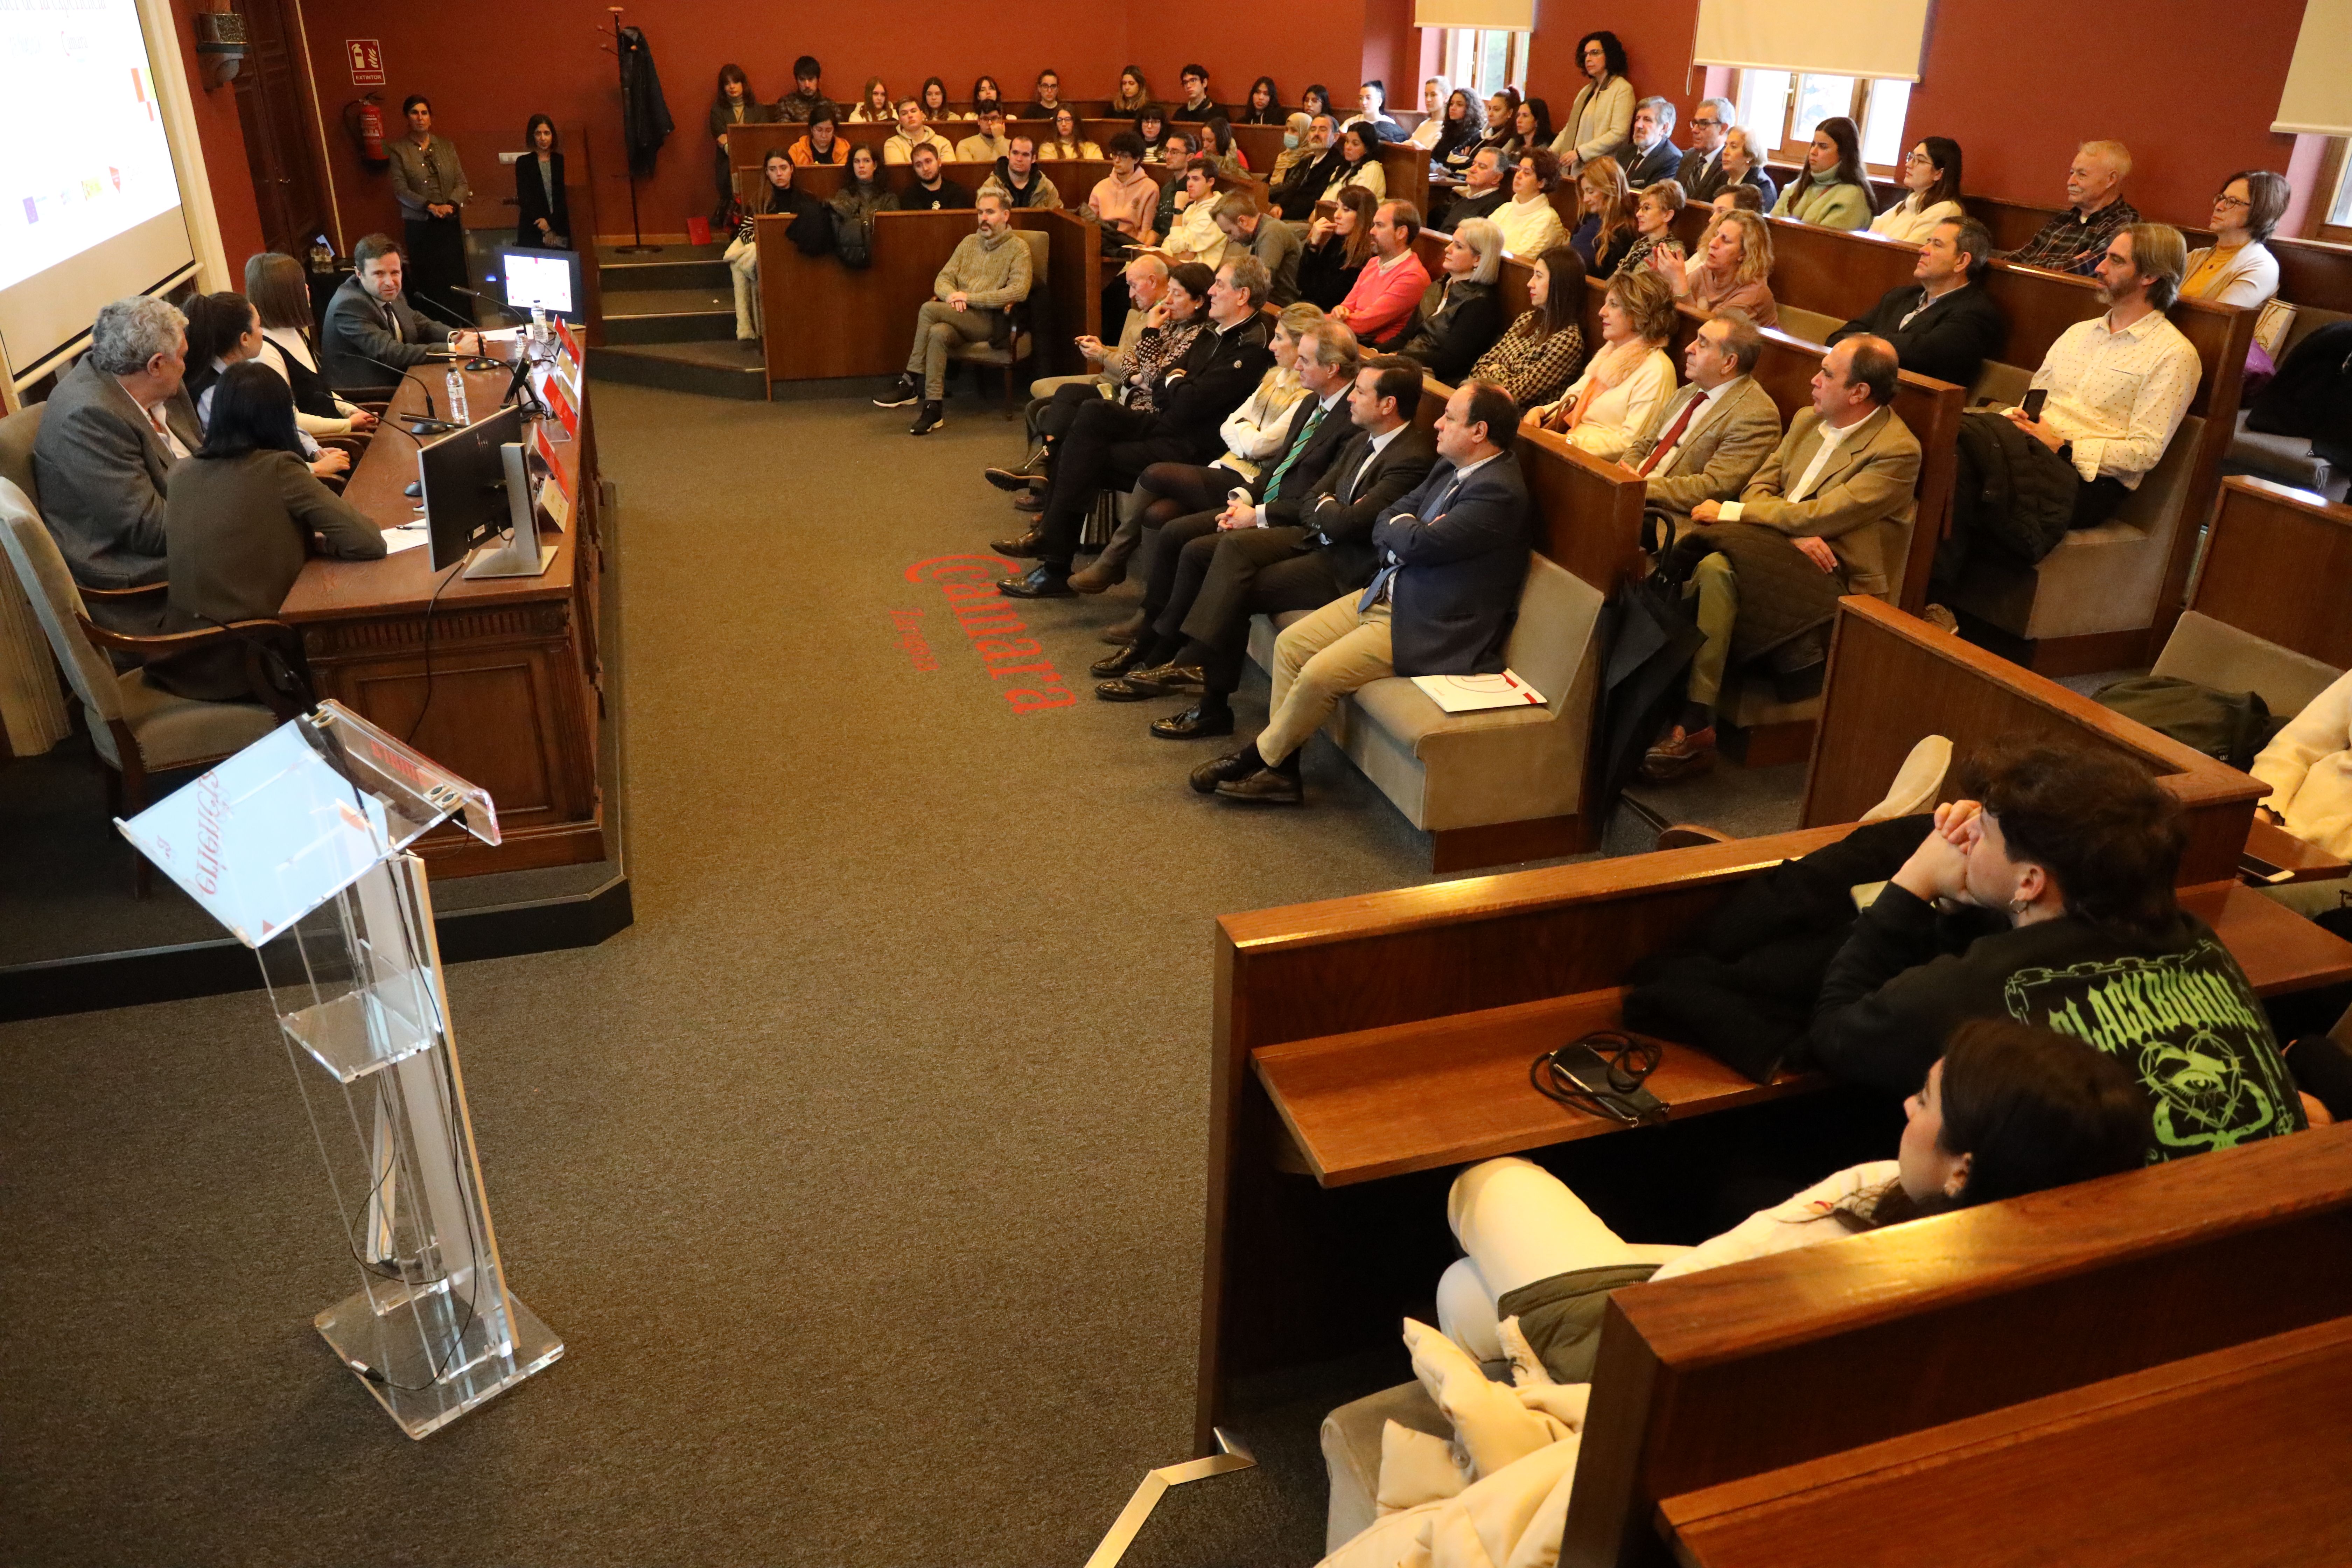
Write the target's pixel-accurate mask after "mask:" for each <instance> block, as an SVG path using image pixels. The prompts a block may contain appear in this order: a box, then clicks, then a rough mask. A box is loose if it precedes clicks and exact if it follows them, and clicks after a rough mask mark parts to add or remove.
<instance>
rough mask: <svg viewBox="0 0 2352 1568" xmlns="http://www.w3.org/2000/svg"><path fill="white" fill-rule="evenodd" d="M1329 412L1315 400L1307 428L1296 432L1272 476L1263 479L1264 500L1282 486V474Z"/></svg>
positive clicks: (1271, 496)
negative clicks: (1293, 439)
mask: <svg viewBox="0 0 2352 1568" xmlns="http://www.w3.org/2000/svg"><path fill="white" fill-rule="evenodd" d="M1329 412H1331V410H1330V409H1329V407H1328V406H1327V405H1325V404H1324V402H1323V400H1322V399H1321V398H1317V399H1316V400H1315V412H1314V413H1312V414H1309V415H1308V416H1307V428H1305V429H1304V430H1301V431H1300V432H1299V433H1298V439H1297V440H1296V441H1293V442H1292V443H1291V444H1290V450H1289V451H1287V452H1285V453H1284V454H1283V455H1282V461H1281V463H1280V464H1278V465H1277V466H1276V468H1275V470H1274V477H1273V478H1272V479H1268V480H1266V481H1265V490H1264V491H1263V492H1262V493H1263V494H1264V495H1265V499H1266V500H1273V499H1274V492H1275V491H1276V490H1278V489H1281V488H1282V476H1283V475H1285V474H1286V473H1288V472H1290V465H1291V464H1293V463H1295V462H1297V461H1298V458H1299V455H1300V454H1301V453H1303V452H1305V451H1306V450H1307V443H1308V442H1309V441H1312V440H1313V439H1314V438H1315V426H1318V425H1320V424H1322V423H1323V416H1325V415H1326V414H1328V413H1329Z"/></svg>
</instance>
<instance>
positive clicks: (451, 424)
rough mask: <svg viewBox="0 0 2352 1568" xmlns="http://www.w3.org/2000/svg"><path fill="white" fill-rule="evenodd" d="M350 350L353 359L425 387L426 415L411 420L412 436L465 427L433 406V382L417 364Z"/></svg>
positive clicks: (409, 429)
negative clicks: (397, 363)
mask: <svg viewBox="0 0 2352 1568" xmlns="http://www.w3.org/2000/svg"><path fill="white" fill-rule="evenodd" d="M349 352H350V353H351V355H352V358H353V359H363V360H365V361H367V362H368V363H370V364H380V365H383V368H384V369H386V370H388V371H390V372H392V373H393V374H394V375H396V376H398V377H400V379H401V380H403V381H413V382H415V384H417V385H418V386H420V387H422V388H424V389H425V417H424V418H422V419H416V420H412V421H410V423H409V426H408V434H410V435H411V436H445V435H446V434H448V433H449V432H450V431H452V430H463V429H464V428H465V426H463V425H460V424H458V423H457V422H456V421H455V420H450V419H444V418H442V417H441V415H440V413H439V411H438V410H436V408H435V407H434V406H433V384H432V383H431V382H429V381H427V380H425V378H424V377H423V376H421V375H419V374H416V370H415V366H413V365H412V366H406V367H404V366H401V365H396V364H392V363H387V362H385V361H383V360H380V359H378V358H376V357H375V356H374V355H373V354H363V353H360V352H359V351H358V350H356V349H353V350H351V351H349ZM387 412H388V411H387Z"/></svg>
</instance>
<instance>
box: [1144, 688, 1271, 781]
mask: <svg viewBox="0 0 2352 1568" xmlns="http://www.w3.org/2000/svg"><path fill="white" fill-rule="evenodd" d="M1151 732H1152V733H1153V734H1155V735H1157V736H1159V737H1160V739H1161V740H1163V741H1206V740H1208V739H1210V738H1211V737H1213V736H1216V735H1230V734H1232V733H1233V732H1234V710H1232V709H1230V708H1226V709H1223V710H1220V711H1218V712H1215V713H1203V712H1202V711H1201V710H1200V709H1199V708H1198V707H1197V706H1196V707H1192V708H1187V709H1185V710H1184V711H1182V712H1181V713H1171V714H1170V715H1169V716H1168V717H1167V718H1165V719H1154V720H1153V721H1151ZM1252 755H1253V758H1255V752H1253V753H1252ZM1212 765H1214V764H1212ZM1204 793H1205V792H1204Z"/></svg>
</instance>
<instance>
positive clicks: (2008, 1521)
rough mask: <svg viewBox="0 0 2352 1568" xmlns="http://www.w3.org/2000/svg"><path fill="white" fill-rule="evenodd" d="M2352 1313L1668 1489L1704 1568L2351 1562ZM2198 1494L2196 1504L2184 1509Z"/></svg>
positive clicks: (1689, 1556)
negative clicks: (1923, 1547) (2347, 1459)
mask: <svg viewBox="0 0 2352 1568" xmlns="http://www.w3.org/2000/svg"><path fill="white" fill-rule="evenodd" d="M2347 1453H2352V1318H2336V1319H2331V1320H2328V1321H2322V1322H2317V1323H2313V1324H2311V1325H2309V1326H2307V1327H2305V1328H2298V1329H2292V1330H2289V1331H2287V1332H2285V1333H2283V1334H2275V1335H2273V1336H2271V1337H2269V1338H2266V1339H2260V1340H2252V1341H2248V1342H2242V1343H2239V1344H2236V1345H2231V1346H2230V1347H2228V1348H2225V1349H2221V1350H2216V1351H2210V1352H2206V1353H2205V1354H2203V1355H2198V1356H2190V1357H2189V1358H2187V1359H2186V1360H2182V1361H2177V1362H2168V1363H2163V1364H2160V1365H2158V1366H2152V1367H2149V1368H2147V1369H2146V1370H2144V1371H2140V1372H2134V1373H2126V1374H2125V1375H2124V1376H2121V1377H2115V1378H2109V1379H2106V1380H2105V1381H2104V1382H2100V1383H2095V1384H2087V1385H2085V1386H2083V1387H2080V1388H2074V1389H2070V1390H2068V1391H2066V1392H2064V1393H2061V1394H2045V1395H2044V1396H2042V1398H2040V1399H2033V1400H2028V1401H2027V1402H2025V1403H2024V1404H2022V1405H2012V1406H2010V1407H2009V1408H2006V1409H2001V1410H1993V1411H1988V1412H1986V1413H1985V1414H1983V1415H1973V1416H1969V1417H1968V1418H1967V1419H1965V1420H1961V1421H1956V1422H1951V1423H1949V1424H1948V1425H1945V1426H1936V1427H1931V1428H1929V1429H1927V1430H1926V1431H1923V1432H1916V1433H1913V1434H1911V1435H1909V1436H1901V1437H1891V1438H1888V1439H1885V1441H1882V1442H1877V1443H1871V1444H1866V1445H1864V1447H1859V1448H1851V1449H1847V1450H1845V1451H1844V1452H1843V1453H1837V1454H1832V1455H1829V1456H1827V1457H1825V1458H1818V1459H1811V1460H1808V1461H1806V1462H1804V1463H1801V1464H1797V1465H1791V1466H1789V1467H1786V1468H1781V1469H1777V1470H1770V1471H1767V1472H1766V1473H1764V1474H1762V1475H1758V1476H1750V1477H1748V1478H1746V1479H1741V1480H1736V1481H1726V1482H1723V1483H1721V1484H1719V1485H1717V1486H1712V1487H1707V1488H1705V1489H1701V1490H1699V1491H1696V1492H1689V1493H1685V1494H1684V1495H1683V1496H1680V1497H1671V1498H1668V1499H1666V1500H1664V1502H1662V1503H1661V1504H1659V1506H1658V1517H1659V1528H1660V1532H1661V1533H1662V1534H1663V1535H1664V1537H1665V1538H1666V1542H1667V1543H1668V1544H1669V1545H1670V1546H1671V1547H1672V1549H1673V1550H1674V1552H1675V1558H1676V1560H1677V1561H1678V1562H1680V1563H1685V1564H1687V1565H1689V1568H1765V1565H1766V1564H1769V1565H1770V1568H1897V1565H1898V1564H1909V1563H1916V1562H1917V1561H1918V1560H1919V1553H1920V1543H1921V1542H1928V1541H1932V1542H1935V1548H1934V1550H1935V1552H1936V1555H1937V1556H1938V1557H1939V1558H1942V1559H1945V1560H1947V1561H1951V1562H1959V1563H1971V1564H1975V1565H1976V1568H2040V1565H2041V1564H2043V1563H2053V1562H2063V1563H2068V1564H2070V1565H2073V1568H2124V1565H2126V1564H2131V1563H2199V1564H2200V1565H2203V1568H2289V1565H2306V1564H2307V1565H2308V1568H2333V1565H2334V1564H2336V1563H2341V1562H2342V1561H2343V1560H2344V1541H2345V1535H2344V1530H2345V1525H2344V1521H2346V1519H2347V1518H2352V1468H2347V1467H2346V1466H2345V1465H2344V1464H2343V1463H2342V1462H2341V1461H2342V1457H2343V1456H2344V1455H2345V1454H2347ZM2184 1493H2186V1494H2187V1495H2188V1496H2189V1497H2191V1498H2193V1499H2197V1500H2198V1501H2192V1502H2191V1503H2190V1504H2189V1506H2187V1507H2183V1506H2182V1499H2183V1496H2184ZM2222 1499H2226V1500H2227V1503H2226V1504H2221V1503H2219V1502H2218V1501H2207V1500H2222Z"/></svg>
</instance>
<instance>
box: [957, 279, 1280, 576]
mask: <svg viewBox="0 0 2352 1568" xmlns="http://www.w3.org/2000/svg"><path fill="white" fill-rule="evenodd" d="M1271 287H1272V279H1269V278H1267V277H1266V273H1265V267H1264V266H1263V265H1261V264H1260V263H1259V261H1258V259H1257V258H1255V257H1254V256H1244V257H1240V258H1236V259H1234V260H1232V261H1228V262H1226V263H1225V264H1224V265H1223V267H1221V268H1218V269H1217V278H1216V281H1215V282H1214V283H1213V284H1212V285H1211V286H1210V288H1209V325H1208V329H1207V330H1205V331H1202V333H1201V335H1200V336H1199V337H1197V338H1195V339H1193V340H1192V347H1191V348H1189V349H1187V350H1185V352H1184V357H1183V358H1182V359H1181V360H1179V361H1178V362H1177V363H1175V364H1174V365H1173V366H1171V367H1170V368H1169V369H1167V370H1165V371H1163V372H1161V374H1160V383H1159V385H1158V388H1157V389H1156V390H1155V392H1154V393H1153V395H1152V404H1153V409H1154V411H1153V412H1152V413H1150V414H1144V413H1139V412H1138V411H1137V410H1135V409H1132V408H1129V407H1127V406H1126V405H1123V404H1118V403H1112V402H1108V401H1107V400H1102V399H1097V400H1096V401H1094V402H1091V403H1087V404H1086V405H1083V406H1082V407H1080V408H1079V410H1078V412H1077V416H1076V418H1074V419H1072V420H1071V421H1070V430H1069V434H1068V435H1067V436H1066V437H1063V439H1062V442H1061V445H1060V446H1059V447H1057V448H1056V449H1055V454H1054V460H1053V473H1052V475H1051V476H1050V477H1049V478H1048V479H1047V480H1046V484H1045V514H1044V515H1043V516H1042V517H1041V518H1039V519H1038V522H1037V527H1036V529H1035V530H1034V531H1033V532H1031V533H1028V534H1026V535H1024V536H1023V537H1022V538H1020V539H1016V540H1007V541H1005V542H1002V543H1000V544H998V545H997V546H996V547H995V548H996V549H997V551H998V552H1000V553H1002V554H1006V555H1034V557H1035V558H1036V561H1037V564H1036V565H1035V566H1034V568H1032V569H1031V570H1030V571H1029V572H1028V573H1027V574H1024V575H1023V576H1019V577H1007V578H1005V579H1004V580H1003V581H1002V582H1000V583H999V584H997V589H998V591H999V592H1000V593H1003V594H1004V595H1008V596H1010V597H1012V598H1015V599H1064V598H1069V597H1072V596H1074V595H1076V593H1077V590H1076V589H1075V588H1073V587H1071V586H1070V563H1071V561H1072V560H1073V559H1074V558H1075V557H1076V555H1077V552H1078V535H1079V533H1080V532H1082V531H1084V529H1085V526H1086V521H1087V510H1089V509H1090V508H1092V506H1093V505H1094V500H1095V492H1096V491H1097V490H1099V489H1102V488H1103V487H1104V486H1106V485H1116V486H1117V487H1118V488H1119V489H1126V488H1127V487H1128V486H1129V485H1132V484H1133V483H1134V482H1135V481H1136V479H1137V478H1138V477H1139V475H1140V474H1141V473H1142V472H1143V470H1144V469H1145V468H1150V466H1151V465H1152V464H1154V463H1197V462H1199V461H1201V460H1202V458H1206V457H1209V456H1212V455H1213V454H1214V453H1215V452H1216V451H1217V449H1218V437H1217V427H1218V426H1220V425H1222V424H1223V423H1224V418H1225V416H1226V415H1228V414H1231V413H1232V412H1233V411H1234V409H1235V408H1237V407H1239V406H1240V405H1241V402H1242V399H1244V398H1245V397H1247V396H1248V395H1250V393H1251V392H1252V391H1254V390H1255V388H1256V386H1257V384H1258V380H1259V378H1260V377H1262V376H1264V375H1265V373H1266V371H1267V369H1268V368H1269V367H1270V366H1272V365H1273V363H1274V353H1273V351H1272V350H1270V349H1269V348H1267V347H1266V337H1267V335H1268V334H1267V330H1266V322H1265V317H1264V316H1263V315H1261V314H1260V313H1259V307H1260V306H1262V305H1264V304H1265V297H1266V291H1267V290H1268V289H1270V288H1271Z"/></svg>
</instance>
